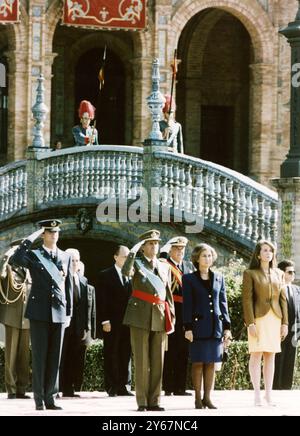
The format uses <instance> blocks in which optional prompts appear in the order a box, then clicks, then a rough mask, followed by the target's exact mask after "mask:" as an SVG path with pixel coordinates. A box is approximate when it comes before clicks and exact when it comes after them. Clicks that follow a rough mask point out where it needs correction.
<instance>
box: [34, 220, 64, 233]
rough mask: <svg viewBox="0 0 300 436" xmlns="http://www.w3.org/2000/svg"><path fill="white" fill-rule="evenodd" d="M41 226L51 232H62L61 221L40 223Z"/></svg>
mask: <svg viewBox="0 0 300 436" xmlns="http://www.w3.org/2000/svg"><path fill="white" fill-rule="evenodd" d="M38 224H39V226H41V227H44V229H45V230H48V231H49V232H60V227H59V226H60V225H61V220H56V219H53V220H43V221H39V222H38Z"/></svg>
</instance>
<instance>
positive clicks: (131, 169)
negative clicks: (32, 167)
mask: <svg viewBox="0 0 300 436" xmlns="http://www.w3.org/2000/svg"><path fill="white" fill-rule="evenodd" d="M142 153H143V149H142V148H141V147H128V146H105V145H102V146H100V147H99V146H90V147H73V148H68V149H65V150H61V151H56V152H47V153H45V152H41V153H40V154H38V155H37V159H38V160H39V162H40V165H42V189H40V190H39V195H38V199H37V206H38V208H47V207H49V206H53V204H58V203H59V204H61V203H62V202H63V203H67V204H72V203H74V202H75V203H77V204H78V203H80V202H83V203H90V202H95V201H96V200H101V199H106V198H114V197H118V198H119V197H127V198H128V199H136V198H137V196H138V195H139V192H140V189H141V186H142V176H143V174H142V164H143V162H142V158H143V156H142Z"/></svg>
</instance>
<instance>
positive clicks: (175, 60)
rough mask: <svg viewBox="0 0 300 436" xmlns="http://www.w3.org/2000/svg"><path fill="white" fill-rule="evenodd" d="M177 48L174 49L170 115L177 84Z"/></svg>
mask: <svg viewBox="0 0 300 436" xmlns="http://www.w3.org/2000/svg"><path fill="white" fill-rule="evenodd" d="M176 63H177V48H175V50H174V60H173V64H172V70H173V73H172V83H171V97H170V107H169V115H170V114H171V110H172V103H173V93H174V84H175V80H176V73H177V65H176Z"/></svg>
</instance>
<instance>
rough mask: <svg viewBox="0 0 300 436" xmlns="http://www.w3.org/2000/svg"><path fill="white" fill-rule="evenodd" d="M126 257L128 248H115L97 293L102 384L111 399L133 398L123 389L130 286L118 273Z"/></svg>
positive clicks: (126, 367) (129, 348)
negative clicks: (102, 359)
mask: <svg viewBox="0 0 300 436" xmlns="http://www.w3.org/2000/svg"><path fill="white" fill-rule="evenodd" d="M128 253H129V249H128V248H127V247H125V246H122V245H120V246H118V247H117V249H116V251H115V254H114V259H115V264H114V266H112V267H111V268H109V269H106V270H104V271H102V272H101V274H100V278H99V284H98V289H97V301H98V303H97V307H98V312H97V317H98V316H99V320H98V325H99V326H100V328H101V329H102V332H101V333H102V334H103V340H104V384H105V390H106V392H107V393H108V395H109V396H110V397H115V396H117V395H133V394H132V393H131V392H129V391H128V390H127V389H126V384H127V382H128V368H129V362H130V355H131V346H130V332H129V328H128V327H127V326H125V325H123V318H124V314H125V310H126V306H127V303H128V299H129V296H130V294H131V284H130V281H129V280H128V279H127V278H126V277H125V276H124V275H122V272H121V269H122V267H123V265H124V263H125V260H126V259H127V256H128Z"/></svg>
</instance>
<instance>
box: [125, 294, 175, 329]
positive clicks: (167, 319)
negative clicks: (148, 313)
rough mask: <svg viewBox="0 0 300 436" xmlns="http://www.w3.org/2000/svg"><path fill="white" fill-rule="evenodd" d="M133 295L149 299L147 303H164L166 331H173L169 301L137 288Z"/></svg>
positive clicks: (144, 299)
mask: <svg viewBox="0 0 300 436" xmlns="http://www.w3.org/2000/svg"><path fill="white" fill-rule="evenodd" d="M132 296H133V297H135V298H138V299H139V300H142V301H147V303H152V304H163V305H164V306H165V328H166V332H167V333H170V332H171V331H173V326H172V320H171V312H170V306H169V303H168V302H167V301H164V300H161V299H160V298H159V297H155V296H154V295H151V294H148V293H147V292H143V291H138V290H137V289H135V290H134V291H133V292H132Z"/></svg>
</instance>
